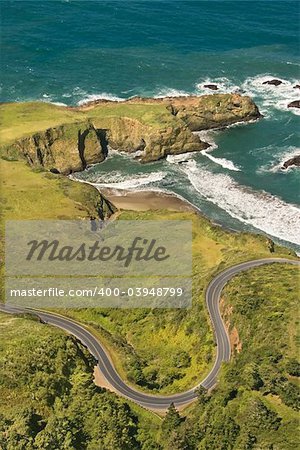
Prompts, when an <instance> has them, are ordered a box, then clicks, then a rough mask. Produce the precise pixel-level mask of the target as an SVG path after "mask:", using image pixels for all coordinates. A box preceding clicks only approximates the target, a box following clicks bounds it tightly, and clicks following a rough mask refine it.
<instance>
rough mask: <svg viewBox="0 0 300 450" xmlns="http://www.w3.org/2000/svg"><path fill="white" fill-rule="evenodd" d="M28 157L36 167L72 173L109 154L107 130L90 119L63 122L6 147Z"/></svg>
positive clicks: (9, 150)
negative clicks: (96, 127)
mask: <svg viewBox="0 0 300 450" xmlns="http://www.w3.org/2000/svg"><path fill="white" fill-rule="evenodd" d="M15 152H17V153H19V154H21V155H22V156H23V157H25V158H26V159H27V161H28V163H29V164H30V165H31V166H34V167H43V168H44V169H48V170H50V171H52V172H54V173H55V172H57V173H62V174H65V175H68V174H70V173H72V172H78V171H80V170H84V169H85V168H86V166H87V165H88V164H93V163H97V162H101V161H103V160H104V159H105V156H106V154H107V146H106V140H105V133H102V130H100V131H99V132H98V131H97V130H96V129H95V128H94V127H93V125H92V124H91V123H90V122H79V123H74V124H68V125H61V126H58V127H55V128H49V129H48V130H45V131H42V132H39V133H35V134H33V135H32V136H30V137H26V138H23V139H20V140H17V141H16V142H15V143H14V144H12V145H11V146H9V147H8V148H7V149H6V153H7V155H8V156H9V155H10V154H11V153H13V154H15Z"/></svg>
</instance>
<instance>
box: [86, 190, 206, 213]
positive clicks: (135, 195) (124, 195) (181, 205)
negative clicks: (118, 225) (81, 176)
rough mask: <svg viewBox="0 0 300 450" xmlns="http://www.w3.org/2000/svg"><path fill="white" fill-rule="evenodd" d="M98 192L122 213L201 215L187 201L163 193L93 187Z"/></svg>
mask: <svg viewBox="0 0 300 450" xmlns="http://www.w3.org/2000/svg"><path fill="white" fill-rule="evenodd" d="M94 186H95V187H96V188H97V189H98V191H99V192H100V193H101V194H102V195H103V196H104V197H105V198H106V199H107V200H108V201H110V202H111V203H112V204H113V205H114V206H115V207H116V208H117V209H118V210H123V211H158V210H162V209H165V210H167V211H177V212H184V211H186V212H195V213H198V214H201V212H200V210H199V209H198V208H196V206H194V205H192V204H191V203H189V202H188V201H187V200H185V199H183V198H180V197H178V196H177V195H175V194H171V193H168V192H163V191H156V190H141V191H137V190H135V191H131V190H128V189H112V188H102V187H101V186H99V187H97V186H96V185H94Z"/></svg>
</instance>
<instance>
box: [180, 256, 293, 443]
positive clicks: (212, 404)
mask: <svg viewBox="0 0 300 450" xmlns="http://www.w3.org/2000/svg"><path fill="white" fill-rule="evenodd" d="M275 280H276V282H275ZM299 281H300V272H299V268H297V267H292V266H286V265H281V264H278V265H272V266H266V267H261V268H256V269H252V270H250V271H247V272H245V273H243V274H240V275H238V276H236V277H235V278H234V279H233V280H232V281H230V282H229V284H228V285H227V286H226V288H225V290H224V295H223V302H224V306H223V316H224V318H225V320H226V321H230V332H231V334H232V332H233V329H234V328H235V333H234V334H235V336H236V335H238V340H239V346H238V347H239V351H237V350H236V351H235V352H234V355H233V359H232V360H231V362H230V364H227V365H225V366H224V367H223V370H222V376H221V379H220V382H219V385H218V387H217V389H216V390H215V391H213V392H212V395H211V396H210V397H207V398H206V400H204V401H202V402H201V403H200V404H199V403H198V404H196V405H194V406H193V407H192V408H191V409H190V410H189V411H188V417H189V418H188V422H189V423H190V424H191V428H192V430H193V433H194V434H197V436H198V439H199V436H201V445H200V446H199V447H198V448H200V449H210V448H218V449H229V448H230V449H234V450H241V449H246V448H247V449H252V448H253V449H256V450H260V449H270V448H272V449H276V450H294V449H296V448H298V447H299V433H298V426H299V415H298V412H297V410H298V409H299V406H300V405H299V397H298V399H297V395H299V391H298V394H297V387H296V386H297V385H298V386H299V378H298V379H297V377H296V376H291V375H290V374H289V369H288V364H289V362H290V361H291V360H294V359H297V358H298V357H299V347H298V345H297V343H298V342H299V305H298V301H299V286H300V284H299ZM298 371H299V368H298ZM262 405H263V406H262ZM264 407H266V408H267V409H265V408H264ZM224 424H225V426H224ZM230 429H231V431H232V436H231V437H230V432H229V430H230ZM233 430H235V432H233ZM180 433H181V434H184V433H185V431H184V430H181V432H180ZM216 442H218V447H216V446H214V445H215V444H214V443H216ZM191 448H193V447H191Z"/></svg>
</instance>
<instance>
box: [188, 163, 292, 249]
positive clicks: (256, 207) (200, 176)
mask: <svg viewBox="0 0 300 450" xmlns="http://www.w3.org/2000/svg"><path fill="white" fill-rule="evenodd" d="M179 167H180V169H181V170H182V171H183V172H184V173H185V174H186V175H187V176H188V178H189V180H190V182H191V184H192V185H193V187H194V188H195V189H196V190H197V191H198V192H199V193H200V194H201V195H202V196H203V197H204V198H205V199H207V200H208V201H210V202H212V203H214V204H216V205H217V206H219V207H220V208H222V209H223V210H225V211H226V212H227V213H228V214H230V215H231V216H232V217H234V218H236V219H238V220H240V221H241V222H244V223H246V224H249V225H251V226H253V227H255V228H257V229H259V230H262V231H264V232H265V233H267V234H269V235H272V236H275V237H277V238H279V239H282V240H285V241H289V242H293V243H295V244H298V245H300V233H299V229H300V210H299V208H297V207H296V206H294V205H290V204H288V203H285V202H284V201H283V200H281V199H280V198H278V197H276V196H273V195H271V194H269V193H267V192H264V191H254V190H253V189H250V188H247V187H245V186H241V185H239V184H238V183H237V182H235V181H234V180H233V179H232V178H231V177H230V176H228V175H223V174H213V173H211V172H209V171H208V170H205V169H203V168H202V167H200V166H198V165H197V163H196V161H194V160H191V161H188V162H187V163H183V164H181V165H180V166H179Z"/></svg>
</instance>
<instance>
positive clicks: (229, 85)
mask: <svg viewBox="0 0 300 450" xmlns="http://www.w3.org/2000/svg"><path fill="white" fill-rule="evenodd" d="M206 84H216V85H217V86H218V90H217V91H213V90H212V89H209V88H205V87H204V85H206ZM196 89H197V94H212V93H214V92H215V93H220V94H226V93H230V92H241V87H240V86H238V85H236V84H235V83H233V82H232V81H230V80H229V79H228V78H226V77H217V78H213V79H210V78H205V79H203V80H201V81H199V82H198V83H197V84H196Z"/></svg>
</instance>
